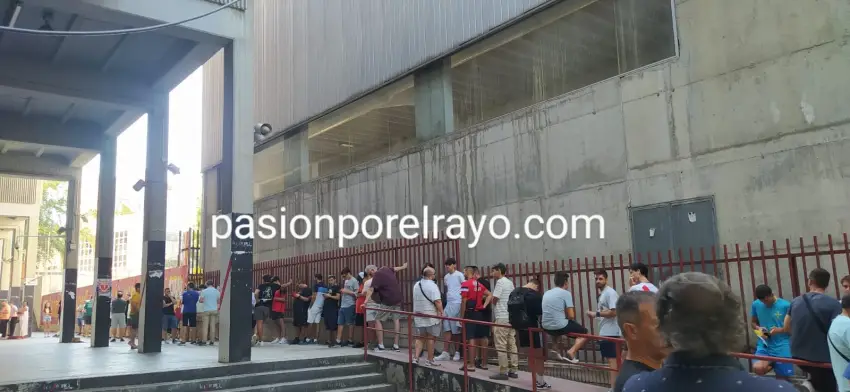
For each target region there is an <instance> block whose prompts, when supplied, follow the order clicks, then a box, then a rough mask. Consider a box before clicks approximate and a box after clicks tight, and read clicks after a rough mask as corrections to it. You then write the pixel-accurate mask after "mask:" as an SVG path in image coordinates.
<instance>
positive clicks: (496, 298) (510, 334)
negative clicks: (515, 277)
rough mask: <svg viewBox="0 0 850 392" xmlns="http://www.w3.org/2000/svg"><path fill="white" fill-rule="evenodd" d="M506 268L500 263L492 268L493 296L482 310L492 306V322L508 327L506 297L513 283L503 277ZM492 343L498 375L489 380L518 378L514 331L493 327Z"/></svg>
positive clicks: (512, 288)
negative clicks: (494, 349)
mask: <svg viewBox="0 0 850 392" xmlns="http://www.w3.org/2000/svg"><path fill="white" fill-rule="evenodd" d="M506 271H507V268H505V265H504V264H502V263H499V264H496V265H494V266H493V268H492V270H491V272H490V275H491V276H492V277H493V280H495V281H496V287H495V288H494V289H493V294H492V295H491V296H489V297H487V300H486V301H484V308H486V307H487V305H489V304H490V303H495V305H493V318H494V319H495V320H494V321H493V322H494V323H496V324H503V325H509V324H510V316H509V315H508V297H510V295H511V292H513V291H514V288H515V287H514V282H512V281H511V280H510V279H508V278H507V277H505V272H506ZM493 341H494V342H493V343H494V346H496V350H498V353H499V374H495V375H492V376H490V379H491V380H501V381H504V380H507V379H510V378H518V377H519V376H518V375H517V371H518V369H519V355H518V351H517V347H516V330H515V329H513V328H511V327H493Z"/></svg>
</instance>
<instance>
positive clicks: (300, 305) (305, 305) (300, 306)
mask: <svg viewBox="0 0 850 392" xmlns="http://www.w3.org/2000/svg"><path fill="white" fill-rule="evenodd" d="M298 294H299V295H301V296H302V297H304V298H310V297H312V296H313V290H311V289H310V288H309V287H305V288H303V289H301V291H300V292H299V293H298ZM309 308H310V301H304V300H301V299H300V298H295V309H296V310H298V311H307V309H309Z"/></svg>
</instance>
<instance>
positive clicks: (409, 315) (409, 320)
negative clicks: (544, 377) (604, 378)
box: [363, 307, 832, 392]
mask: <svg viewBox="0 0 850 392" xmlns="http://www.w3.org/2000/svg"><path fill="white" fill-rule="evenodd" d="M368 310H377V311H380V312H387V313H395V314H399V315H401V316H405V317H406V320H405V321H406V324H407V333H406V334H402V333H401V332H400V331H399V334H400V335H405V336H407V338H408V344H407V351H408V384H409V386H410V391H411V392H412V391H413V390H414V385H415V384H414V382H413V365H414V363H413V351H414V347H415V345H414V344H413V340H414V339H416V337H415V336H414V335H413V319H414V317H424V318H434V319H439V320H440V323H442V322H443V321H456V322H459V323H460V325H461V335H460V336H466V325H467V324H469V323H472V324H477V325H485V326H489V327H492V328H513V327H512V326H510V325H508V324H496V323H492V322H486V321H478V320H467V319H460V318H454V317H446V316H439V315H428V314H422V313H414V312H406V311H400V310H387V309H377V308H369V307H367V308H366V311H368ZM370 323H371V322H370ZM382 329H383V331H384V333H388V334H391V335H393V334H395V332H394V331H392V330H388V329H386V328H382ZM374 330H376V329H375V328H374V327H370V326H368V325H367V326H364V327H363V358H364V360H366V359H368V357H369V346H370V344H369V343H370V341H369V337H368V336H369V331H374ZM517 333H519V331H517ZM527 333H528V334H529V340H528V341H529V342H530V343H532V344H530V346H531V347H529V348H528V350H529V355H528V365H529V366H528V367H529V372H530V373H531V382H532V386H531V388H532V391H533V392H537V374H536V373H535V372H534V368H535V367H534V361H535V360H537V358H546V346H547V344H546V339H547V334H546V333H545V331H544V330H543V329H541V328H529V329H528V331H527ZM535 333H540V334H541V343H542V344H541V346H542V347H541V348H540V350H542V351H543V353H542V354H543V355H541V356H539V357H536V356H535V355H532V354H531V352H532V351H534V350H536V349H535V348H534V344H533V342H534V334H535ZM568 336H569V337H571V338H586V339H588V340H589V341H610V342H614V344H615V350H616V352H617V358H616V364H617V367H616V368H611V367H608V366H601V365H597V364H594V363H588V362H578V363H576V364H575V365H576V366H581V367H585V368H590V369H599V370H605V371H608V372H618V371H619V370H620V367H621V366H622V363H623V357H622V353H623V347H624V344H625V343H626V341H625V340H624V339H622V338H614V337H609V336H599V335H592V334H569V335H568ZM385 339H386V338H385ZM434 340H435V341H436V342H445V340H444V339H441V338H440V337H437V338H435V339H434ZM379 343H380V344H383V342H379ZM461 345H462V347H463V351H462V352H463V357H464V358H463V361H464V363H463V391H464V392H466V391H468V390H469V385H470V384H469V372H468V366H467V364H468V362H469V361H468V360H467V359H466V355H468V353H469V348H471V347H474V348H481V347H480V346H474V345H471V344H469V343H468V342H467V341H466V340H465V339H463V340H462V342H461ZM487 348H488V349H490V348H489V347H487ZM495 351H500V352H506V351H504V350H499V349H498V348H496V349H495ZM518 351H519V350H518ZM515 354H517V355H519V352H517V353H515ZM731 356H733V357H736V358H742V359H748V360H760V361H768V362H778V363H790V364H793V365H797V366H812V367H819V368H826V369H832V365H831V364H829V363H817V362H808V361H803V360H799V359H792V358H780V357H769V356H764V355H753V354H746V353H731ZM437 370H439V369H437Z"/></svg>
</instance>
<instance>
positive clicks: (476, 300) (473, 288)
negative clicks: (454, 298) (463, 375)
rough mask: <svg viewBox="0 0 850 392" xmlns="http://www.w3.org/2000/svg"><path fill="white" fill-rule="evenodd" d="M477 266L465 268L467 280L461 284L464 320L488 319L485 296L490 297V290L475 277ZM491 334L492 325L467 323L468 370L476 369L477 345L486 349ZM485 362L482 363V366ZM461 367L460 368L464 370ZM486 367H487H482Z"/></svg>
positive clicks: (461, 309)
mask: <svg viewBox="0 0 850 392" xmlns="http://www.w3.org/2000/svg"><path fill="white" fill-rule="evenodd" d="M476 270H477V267H473V266H468V267H466V268H464V270H463V275H464V277H466V281H464V282H463V284H461V286H460V294H461V306H460V317H461V318H462V319H464V320H472V321H487V322H490V320H485V319H484V314H483V312H482V311H483V310H484V302H485V298H487V297H489V295H490V292H489V291H488V290H487V289H486V288H485V287H484V285H482V284H481V283H480V282H479V281H478V280H477V279H475V272H476ZM489 336H490V327H488V326H486V325H482V324H477V323H466V336H464V337H463V338H464V339H466V341H467V342H468V343H469V350H467V352H466V353H465V354H464V357H465V360H464V367H466V370H467V371H468V372H474V371H475V363H474V361H475V353H476V352H477V351H478V348H477V347H483V348H482V349H481V351H482V352H483V351H485V350H486V347H487V338H488V337H489ZM476 346H477V347H476ZM482 357H484V355H482ZM484 365H485V364H484V363H482V364H481V366H484ZM464 367H461V368H460V370H463V369H464ZM482 369H486V368H482Z"/></svg>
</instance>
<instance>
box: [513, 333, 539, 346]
mask: <svg viewBox="0 0 850 392" xmlns="http://www.w3.org/2000/svg"><path fill="white" fill-rule="evenodd" d="M532 335H533V336H534V348H541V347H543V336H541V333H540V332H533V333H532ZM516 336H517V339H518V340H519V346H520V347H529V346H531V343H532V342H531V341H530V339H531V336H529V334H528V330H527V329H518V330H517V331H516Z"/></svg>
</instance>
